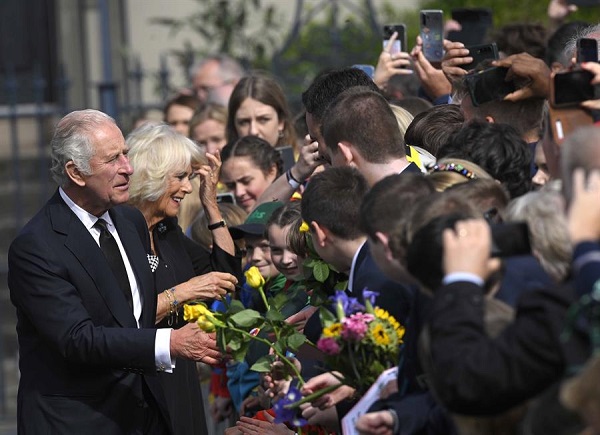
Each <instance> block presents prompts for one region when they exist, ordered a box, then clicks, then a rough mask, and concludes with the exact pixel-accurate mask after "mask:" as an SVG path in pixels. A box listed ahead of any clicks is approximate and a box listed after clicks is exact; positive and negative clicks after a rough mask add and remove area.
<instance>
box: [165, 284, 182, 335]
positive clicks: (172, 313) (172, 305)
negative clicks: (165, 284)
mask: <svg viewBox="0 0 600 435" xmlns="http://www.w3.org/2000/svg"><path fill="white" fill-rule="evenodd" d="M163 293H164V294H165V296H166V298H167V305H168V309H167V316H169V319H168V320H167V324H168V325H169V326H173V318H175V319H177V318H178V317H179V312H178V311H177V305H178V304H179V301H178V300H177V298H176V296H175V287H171V288H170V289H167V290H165V291H164V292H163Z"/></svg>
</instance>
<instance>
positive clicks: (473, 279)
mask: <svg viewBox="0 0 600 435" xmlns="http://www.w3.org/2000/svg"><path fill="white" fill-rule="evenodd" d="M459 281H466V282H470V283H472V284H476V285H478V286H479V287H483V285H484V281H483V279H482V278H481V277H480V276H477V275H475V274H474V273H469V272H453V273H449V274H448V275H446V276H445V277H444V279H443V280H442V284H444V285H448V284H452V283H455V282H459Z"/></svg>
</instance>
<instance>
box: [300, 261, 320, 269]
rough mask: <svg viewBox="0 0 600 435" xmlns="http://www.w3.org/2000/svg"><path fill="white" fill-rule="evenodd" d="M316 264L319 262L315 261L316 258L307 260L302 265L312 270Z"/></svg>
mask: <svg viewBox="0 0 600 435" xmlns="http://www.w3.org/2000/svg"><path fill="white" fill-rule="evenodd" d="M316 262H317V260H315V259H314V258H307V259H306V260H304V263H302V265H303V266H304V267H308V268H310V269H312V267H313V266H314V265H315V263H316Z"/></svg>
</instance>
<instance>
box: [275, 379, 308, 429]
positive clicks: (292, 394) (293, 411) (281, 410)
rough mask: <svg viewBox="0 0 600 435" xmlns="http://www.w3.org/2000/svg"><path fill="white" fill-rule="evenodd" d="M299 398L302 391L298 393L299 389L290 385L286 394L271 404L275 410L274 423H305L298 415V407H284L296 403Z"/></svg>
mask: <svg viewBox="0 0 600 435" xmlns="http://www.w3.org/2000/svg"><path fill="white" fill-rule="evenodd" d="M301 399H302V393H300V390H299V389H298V388H296V387H294V386H293V385H292V386H290V389H289V390H288V392H287V394H286V395H285V396H284V397H282V398H281V399H279V400H278V401H277V402H276V403H275V405H273V410H274V411H275V423H277V424H279V423H290V424H292V425H293V426H296V427H302V426H304V425H306V424H307V423H308V421H306V419H304V418H302V417H301V416H300V415H299V414H300V410H299V409H298V408H286V406H287V405H291V404H293V403H296V402H298V401H299V400H301Z"/></svg>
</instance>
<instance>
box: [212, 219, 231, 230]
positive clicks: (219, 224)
mask: <svg viewBox="0 0 600 435" xmlns="http://www.w3.org/2000/svg"><path fill="white" fill-rule="evenodd" d="M226 226H227V224H226V223H225V221H224V220H220V221H219V222H215V223H214V224H210V225H208V229H209V230H211V231H212V230H216V229H217V228H222V227H226Z"/></svg>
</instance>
